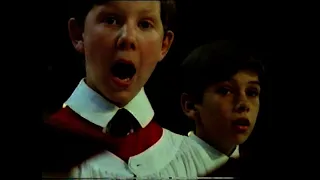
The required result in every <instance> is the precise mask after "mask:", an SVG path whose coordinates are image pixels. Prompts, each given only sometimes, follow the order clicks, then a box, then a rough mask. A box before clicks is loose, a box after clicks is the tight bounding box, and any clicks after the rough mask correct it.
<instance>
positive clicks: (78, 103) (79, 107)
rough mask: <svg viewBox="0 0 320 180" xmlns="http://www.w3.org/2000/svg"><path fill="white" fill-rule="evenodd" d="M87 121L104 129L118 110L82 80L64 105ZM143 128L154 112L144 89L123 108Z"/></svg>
mask: <svg viewBox="0 0 320 180" xmlns="http://www.w3.org/2000/svg"><path fill="white" fill-rule="evenodd" d="M64 105H66V106H69V107H70V108H71V109H72V110H73V111H75V112H76V113H77V114H79V115H80V116H81V117H83V118H85V119H87V120H88V121H90V122H92V123H94V124H96V125H98V126H101V127H106V126H107V124H108V123H109V122H110V120H111V119H112V117H113V116H114V115H115V114H116V112H117V111H118V110H119V109H120V108H119V107H117V106H116V105H114V104H112V103H110V102H109V101H107V100H106V99H105V98H103V97H102V96H101V95H99V94H98V93H97V92H95V91H94V90H92V89H91V88H90V87H89V86H88V85H87V84H86V83H85V82H84V79H82V80H81V81H80V83H79V84H78V86H77V87H76V89H75V90H74V91H73V93H72V95H71V96H70V97H69V99H68V100H67V101H66V102H65V103H64ZM124 108H125V109H126V110H128V111H129V112H130V113H131V114H132V115H133V116H134V117H135V118H136V119H137V121H138V122H139V123H140V125H141V126H142V127H143V128H144V127H146V126H147V125H148V124H149V122H150V121H151V120H152V118H153V116H154V111H153V109H152V106H151V104H150V102H149V100H148V97H147V96H146V94H145V92H144V88H142V89H141V90H140V92H139V93H138V94H137V95H136V96H135V97H134V98H133V99H132V100H131V101H130V102H129V103H128V104H127V105H126V106H124Z"/></svg>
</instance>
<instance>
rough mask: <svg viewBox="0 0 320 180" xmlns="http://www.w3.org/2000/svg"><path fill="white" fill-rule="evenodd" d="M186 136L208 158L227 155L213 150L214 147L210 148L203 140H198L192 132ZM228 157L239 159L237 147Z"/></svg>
mask: <svg viewBox="0 0 320 180" xmlns="http://www.w3.org/2000/svg"><path fill="white" fill-rule="evenodd" d="M188 136H189V137H190V138H191V139H192V140H194V141H196V142H197V143H198V144H199V145H200V146H201V147H202V148H203V149H204V150H205V151H206V152H207V153H208V155H209V156H210V157H221V156H227V155H225V154H223V153H222V152H220V151H218V150H217V149H215V148H214V147H212V146H211V145H209V144H208V143H206V142H205V141H204V140H202V139H200V138H199V137H198V136H196V135H195V134H194V133H193V132H189V133H188ZM230 157H232V158H235V159H238V158H239V157H240V153H239V145H238V146H237V147H236V149H235V150H234V151H233V153H232V154H231V156H230ZM213 159H214V158H213Z"/></svg>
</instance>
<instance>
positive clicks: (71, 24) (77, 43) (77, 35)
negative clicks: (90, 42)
mask: <svg viewBox="0 0 320 180" xmlns="http://www.w3.org/2000/svg"><path fill="white" fill-rule="evenodd" d="M68 31H69V37H70V39H71V42H72V45H73V47H74V48H75V49H76V51H78V52H79V53H81V54H83V53H84V44H83V37H82V33H83V28H82V27H80V26H79V25H78V23H77V21H76V19H75V18H70V19H69V21H68Z"/></svg>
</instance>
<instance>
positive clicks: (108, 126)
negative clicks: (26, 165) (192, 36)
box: [43, 0, 205, 178]
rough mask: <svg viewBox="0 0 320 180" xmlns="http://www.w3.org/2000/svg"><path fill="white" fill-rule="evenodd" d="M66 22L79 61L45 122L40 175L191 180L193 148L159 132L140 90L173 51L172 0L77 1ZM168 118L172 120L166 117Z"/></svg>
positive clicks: (195, 161)
mask: <svg viewBox="0 0 320 180" xmlns="http://www.w3.org/2000/svg"><path fill="white" fill-rule="evenodd" d="M71 6H72V7H73V8H74V10H75V11H74V12H73V14H72V17H71V18H70V20H69V22H68V28H69V35H70V38H71V41H72V44H73V46H74V48H75V49H76V51H78V52H79V53H82V54H83V55H84V58H85V68H86V77H85V78H84V79H82V80H81V81H80V83H79V85H78V86H77V87H76V89H75V90H74V92H73V93H72V95H71V96H70V98H69V99H68V100H67V101H66V102H65V107H64V108H62V109H61V110H60V111H58V112H57V113H56V114H54V115H53V116H52V117H51V118H50V119H49V120H47V121H46V122H45V129H44V130H43V131H44V132H43V133H45V135H44V136H45V137H46V138H45V141H46V142H49V144H47V145H46V146H48V147H47V151H49V152H47V153H46V155H45V158H44V159H43V161H44V163H45V165H46V166H44V167H43V168H46V169H43V171H49V172H50V171H51V172H65V173H69V172H70V169H73V171H72V172H71V173H70V174H69V175H67V176H70V177H74V178H134V177H137V178H140V177H141V178H148V177H150V178H157V177H158V178H159V177H162V178H169V177H196V176H197V175H198V173H199V172H202V171H205V169H203V166H202V162H203V161H202V160H201V159H199V158H196V157H195V156H194V155H195V154H198V156H199V157H201V156H200V155H199V154H201V153H204V152H203V151H202V150H199V151H198V150H197V148H198V146H197V144H196V143H192V141H190V140H189V138H188V137H185V136H181V135H178V134H175V133H173V132H171V131H169V130H166V129H163V128H162V127H160V126H159V125H158V124H157V123H156V122H155V121H154V111H153V109H152V107H151V104H150V102H149V100H148V98H147V96H146V94H145V92H144V89H143V87H144V85H145V83H146V82H147V80H148V79H149V77H150V76H151V74H152V72H153V70H154V69H155V67H156V65H157V63H158V62H160V61H161V60H162V59H163V58H164V57H165V55H166V54H167V52H168V51H169V48H170V46H171V44H172V41H173V39H174V33H173V32H172V31H171V30H170V28H171V26H170V25H171V24H170V23H171V22H170V19H171V18H172V17H171V13H172V12H173V11H174V2H173V0H161V1H106V0H101V1H89V0H76V1H74V2H73V4H71ZM168 118H170V116H168Z"/></svg>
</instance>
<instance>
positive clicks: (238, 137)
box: [234, 134, 249, 145]
mask: <svg viewBox="0 0 320 180" xmlns="http://www.w3.org/2000/svg"><path fill="white" fill-rule="evenodd" d="M248 137H249V136H248V135H247V134H237V135H236V136H235V138H234V144H236V145H240V144H243V143H244V142H246V140H247V139H248Z"/></svg>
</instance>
